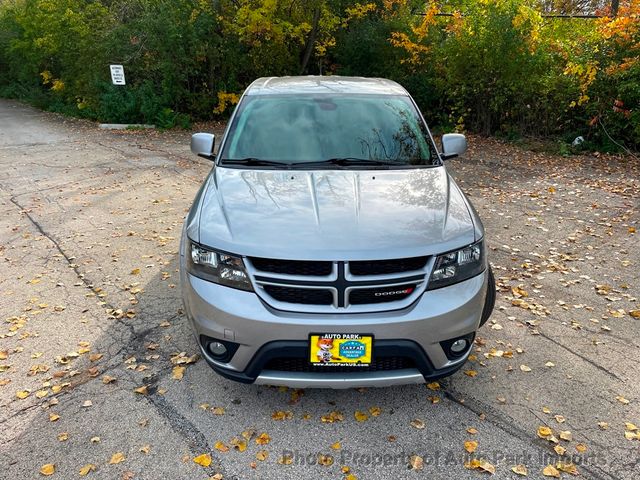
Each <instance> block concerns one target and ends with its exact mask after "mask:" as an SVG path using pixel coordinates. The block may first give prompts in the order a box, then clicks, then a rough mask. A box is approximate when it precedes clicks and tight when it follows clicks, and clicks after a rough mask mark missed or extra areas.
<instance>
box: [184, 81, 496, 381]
mask: <svg viewBox="0 0 640 480" xmlns="http://www.w3.org/2000/svg"><path fill="white" fill-rule="evenodd" d="M214 140H215V139H214V136H213V135H211V134H208V133H197V134H195V135H193V137H192V141H191V149H192V151H193V152H194V153H196V154H197V155H199V156H201V157H205V158H208V159H211V160H213V161H214V166H213V169H212V170H211V173H210V174H209V175H208V177H207V179H206V181H205V182H204V184H203V185H202V187H201V188H200V191H199V192H198V194H197V196H196V198H195V200H194V202H193V206H192V207H191V210H190V212H189V215H188V216H187V219H186V221H185V225H184V230H183V235H182V242H181V246H180V271H181V280H182V295H183V299H184V306H185V311H186V313H187V316H188V318H189V321H190V322H191V324H192V326H193V328H194V330H195V333H196V338H197V341H198V344H199V345H200V349H201V350H202V354H203V356H204V358H205V359H206V360H207V362H208V363H209V364H210V365H211V367H212V368H213V369H214V370H215V371H216V372H217V373H219V374H220V375H222V376H224V377H226V378H229V379H232V380H236V381H240V382H245V383H257V384H269V385H286V386H290V387H299V388H304V387H330V388H347V387H368V386H389V385H396V384H406V383H422V382H425V381H426V380H431V379H435V378H438V377H442V376H445V375H450V374H452V373H453V372H455V371H456V370H458V369H459V368H460V367H461V366H462V365H463V363H464V362H465V360H466V359H467V357H468V355H469V352H470V351H471V348H472V344H473V340H474V336H475V333H476V330H477V329H478V328H479V327H480V326H481V325H482V324H483V323H484V322H486V321H487V319H488V317H489V315H490V314H491V311H492V310H493V305H494V300H495V287H494V280H493V275H492V273H491V269H490V267H489V264H488V262H487V255H486V248H485V243H484V230H483V227H482V223H481V222H480V219H479V218H478V215H477V214H476V212H475V210H474V209H473V207H472V206H471V204H470V203H469V200H468V199H467V198H466V197H465V195H464V194H463V193H462V191H461V190H460V188H459V187H458V186H457V185H456V183H455V182H454V181H453V179H452V178H451V177H450V176H449V174H448V173H447V170H446V168H445V166H444V164H443V160H446V159H447V158H452V157H454V156H456V155H459V154H461V153H463V152H464V151H465V149H466V140H465V138H464V136H463V135H459V134H447V135H444V136H443V138H442V151H438V149H437V148H436V146H435V142H434V140H433V138H432V136H431V133H430V132H429V129H428V128H427V125H426V123H425V121H424V118H423V117H422V115H421V113H420V111H419V110H418V108H417V106H416V104H415V103H414V101H413V99H412V98H411V97H410V96H409V94H408V93H407V91H406V90H405V89H404V88H402V87H401V86H400V85H398V84H397V83H395V82H392V81H389V80H383V79H372V78H347V77H286V78H261V79H258V80H256V81H255V82H253V83H252V84H251V85H250V86H249V88H247V90H246V91H245V93H244V95H243V96H242V98H241V99H240V102H239V103H238V105H237V107H236V109H235V112H234V113H233V115H232V117H231V119H230V121H229V124H228V127H227V131H226V132H225V135H224V137H223V138H222V142H221V144H220V148H219V150H218V153H217V154H215V155H214Z"/></svg>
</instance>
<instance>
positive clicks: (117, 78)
mask: <svg viewBox="0 0 640 480" xmlns="http://www.w3.org/2000/svg"><path fill="white" fill-rule="evenodd" d="M109 67H110V68H111V81H112V82H113V84H114V85H126V84H127V83H126V82H125V80H124V67H123V66H122V65H109Z"/></svg>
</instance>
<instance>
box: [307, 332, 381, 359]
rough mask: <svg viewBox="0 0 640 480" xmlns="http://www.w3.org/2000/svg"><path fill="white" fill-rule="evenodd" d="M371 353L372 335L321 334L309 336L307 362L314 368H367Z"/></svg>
mask: <svg viewBox="0 0 640 480" xmlns="http://www.w3.org/2000/svg"><path fill="white" fill-rule="evenodd" d="M372 353H373V336H372V335H360V334H357V333H322V334H311V335H310V336H309V362H311V364H312V365H314V366H326V367H367V366H369V365H370V364H371V358H372Z"/></svg>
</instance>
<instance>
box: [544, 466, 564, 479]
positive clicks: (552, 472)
mask: <svg viewBox="0 0 640 480" xmlns="http://www.w3.org/2000/svg"><path fill="white" fill-rule="evenodd" d="M542 474H543V475H544V476H545V477H555V478H560V472H559V471H558V470H556V468H555V467H554V466H553V465H547V466H546V467H544V469H543V470H542Z"/></svg>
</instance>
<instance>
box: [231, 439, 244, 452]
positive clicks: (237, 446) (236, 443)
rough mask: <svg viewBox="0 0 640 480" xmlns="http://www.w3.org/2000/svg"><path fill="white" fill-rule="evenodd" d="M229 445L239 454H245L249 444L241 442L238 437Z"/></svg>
mask: <svg viewBox="0 0 640 480" xmlns="http://www.w3.org/2000/svg"><path fill="white" fill-rule="evenodd" d="M229 443H230V444H231V445H233V448H235V449H236V450H238V451H239V452H244V451H245V450H246V449H247V442H246V441H245V440H240V439H239V438H237V437H234V438H232V439H231V441H230V442H229Z"/></svg>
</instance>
